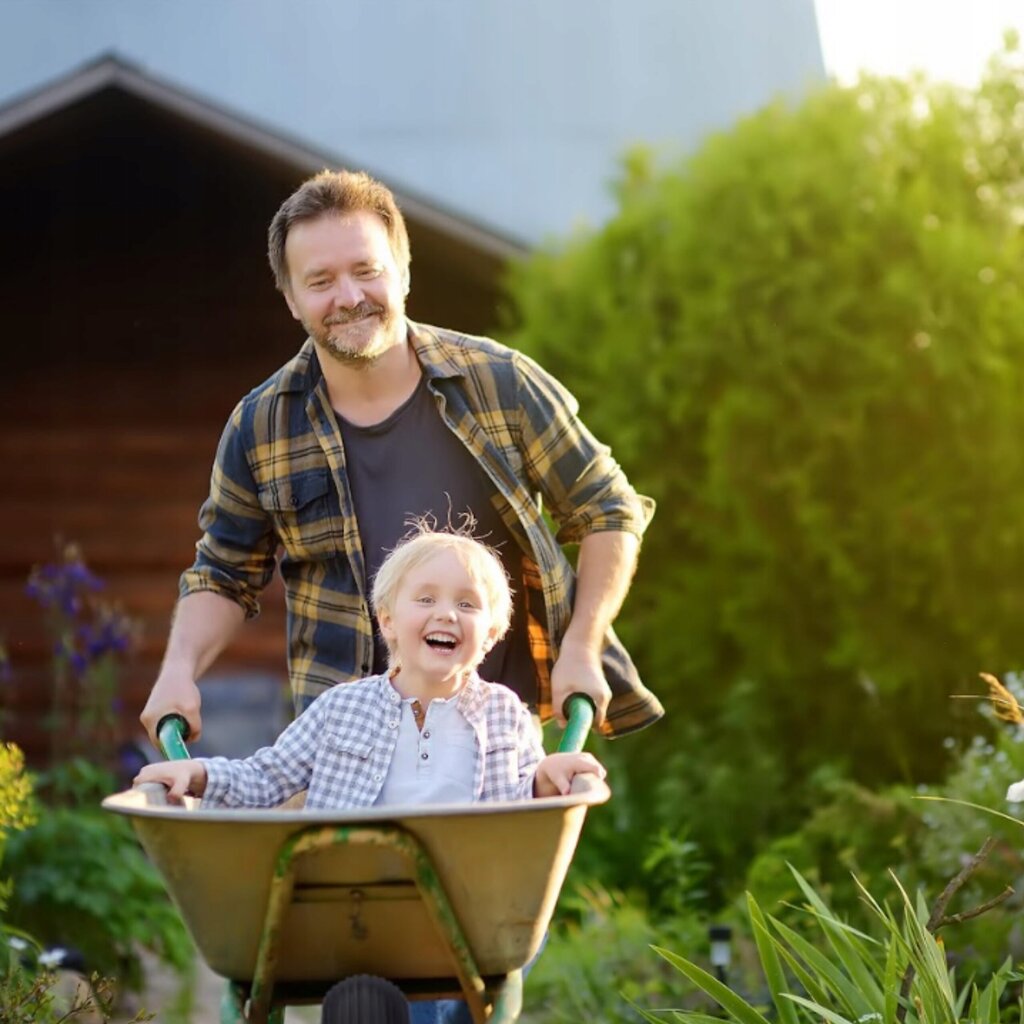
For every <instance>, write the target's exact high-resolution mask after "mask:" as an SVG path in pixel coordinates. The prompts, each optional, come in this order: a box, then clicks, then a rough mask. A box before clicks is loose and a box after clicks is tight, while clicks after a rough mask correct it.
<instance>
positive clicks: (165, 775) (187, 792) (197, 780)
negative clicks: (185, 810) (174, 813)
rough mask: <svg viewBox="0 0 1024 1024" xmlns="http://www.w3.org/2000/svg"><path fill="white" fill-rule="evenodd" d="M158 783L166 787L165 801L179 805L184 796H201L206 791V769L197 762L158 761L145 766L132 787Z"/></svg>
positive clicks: (133, 780)
mask: <svg viewBox="0 0 1024 1024" xmlns="http://www.w3.org/2000/svg"><path fill="white" fill-rule="evenodd" d="M144 782H160V783H163V785H165V786H166V787H167V800H168V802H170V803H172V804H180V803H181V799H182V797H184V796H202V795H203V793H204V792H205V791H206V769H205V768H204V767H203V766H202V764H201V763H200V762H199V761H158V762H157V763H156V764H147V765H146V766H145V767H144V768H143V769H142V771H140V772H139V774H138V775H136V776H135V778H134V779H132V785H133V786H141V785H142V784H143V783H144Z"/></svg>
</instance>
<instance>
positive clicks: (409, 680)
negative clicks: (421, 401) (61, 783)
mask: <svg viewBox="0 0 1024 1024" xmlns="http://www.w3.org/2000/svg"><path fill="white" fill-rule="evenodd" d="M373 607H374V611H375V612H376V615H377V621H378V624H379V626H380V630H381V634H382V636H383V638H384V640H385V642H386V643H387V645H388V651H389V654H390V659H389V660H390V665H389V669H388V672H387V673H386V674H384V675H379V676H371V677H369V678H367V679H362V680H360V681H359V682H355V683H348V684H344V685H341V686H335V687H333V688H331V689H330V690H328V691H326V692H325V693H323V694H322V695H321V696H320V697H318V698H317V700H315V701H314V702H313V703H312V704H311V705H310V706H309V707H308V708H307V709H306V711H304V712H303V713H302V714H301V715H300V716H299V717H298V718H297V719H295V721H294V722H292V724H291V725H290V726H288V728H287V729H285V731H284V732H283V733H282V734H281V735H280V737H278V739H277V742H276V743H275V744H274V745H273V746H272V747H264V748H263V749H262V750H258V751H257V752H256V753H255V754H253V755H252V756H251V757H248V758H245V759H243V760H228V759H227V758H223V757H211V758H195V759H193V760H187V761H164V762H160V763H158V764H151V765H147V766H146V767H145V768H143V769H142V771H140V772H139V774H138V775H137V776H136V778H135V783H136V784H137V785H138V784H141V783H144V782H162V783H163V784H164V785H166V786H167V787H168V797H169V798H170V799H171V800H172V801H180V800H181V798H182V797H183V796H184V795H186V794H189V795H192V796H201V797H202V798H203V802H204V804H206V805H207V806H210V805H213V806H220V807H272V806H275V805H277V804H279V803H282V802H283V801H284V800H286V799H288V798H289V797H290V796H292V795H294V794H295V793H297V792H299V791H300V790H302V789H308V794H307V797H306V807H307V809H316V808H329V809H339V808H346V807H371V806H374V805H381V804H407V805H408V804H421V803H459V802H464V803H470V802H475V801H493V800H516V799H528V798H530V797H533V796H539V797H543V796H555V795H557V794H564V793H568V792H569V787H570V784H571V782H572V779H573V776H575V775H577V774H580V773H592V774H596V775H598V776H599V777H602V778H603V777H604V774H605V772H604V768H603V767H602V766H601V765H600V764H599V763H598V761H597V760H596V759H595V758H594V757H592V756H591V755H590V754H586V753H583V754H549V755H548V756H546V757H545V756H544V751H543V748H542V746H541V743H540V737H539V735H538V731H537V729H536V727H535V726H534V723H533V720H532V718H531V716H530V713H529V711H528V710H527V709H526V707H525V706H524V705H523V703H522V702H521V701H520V699H519V698H518V697H517V696H516V695H515V694H514V693H513V692H512V691H511V690H509V689H508V688H507V687H504V686H501V685H500V684H497V683H489V682H485V681H484V680H482V679H480V677H479V676H478V675H477V674H476V667H477V666H478V665H479V664H480V662H481V661H482V660H483V657H484V655H485V654H486V653H487V651H488V650H489V649H490V648H491V646H492V645H493V644H494V643H496V642H497V641H498V640H500V639H501V637H502V636H503V635H504V633H505V631H506V630H507V629H508V624H509V618H510V616H511V596H510V593H509V586H508V579H507V577H506V575H505V571H504V569H503V568H502V565H501V562H500V561H499V559H498V558H497V556H496V555H495V554H494V552H492V551H491V550H490V549H489V548H487V547H486V546H485V545H483V544H481V543H480V542H479V541H476V540H474V539H473V538H471V537H469V536H467V535H465V534H461V533H434V532H430V531H427V530H421V531H420V532H419V533H417V534H415V535H414V536H413V537H411V538H410V539H408V540H406V541H403V542H402V543H401V544H400V545H399V546H398V547H397V548H395V550H394V551H393V552H391V554H390V555H389V556H388V557H387V559H386V560H385V561H384V564H383V565H382V566H381V568H380V570H379V572H378V573H377V577H376V579H375V581H374V586H373Z"/></svg>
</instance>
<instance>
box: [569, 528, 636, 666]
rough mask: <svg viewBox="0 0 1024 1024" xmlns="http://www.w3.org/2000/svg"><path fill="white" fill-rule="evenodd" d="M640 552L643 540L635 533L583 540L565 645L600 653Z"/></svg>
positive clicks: (605, 533)
mask: <svg viewBox="0 0 1024 1024" xmlns="http://www.w3.org/2000/svg"><path fill="white" fill-rule="evenodd" d="M639 549H640V541H639V540H638V538H637V537H636V536H635V535H634V534H632V533H624V532H622V531H617V530H604V531H600V532H598V533H591V534H588V535H587V536H586V537H584V538H583V540H582V542H581V543H580V550H579V557H578V559H577V563H576V597H575V600H574V601H573V606H572V619H571V620H570V622H569V628H568V629H567V630H566V632H565V636H564V637H563V638H562V644H563V646H564V645H566V644H570V645H580V646H585V647H588V648H589V649H591V650H594V651H597V650H600V648H601V646H602V645H603V643H604V637H605V634H606V633H607V632H608V629H609V627H610V626H611V624H612V623H613V622H614V621H615V616H616V615H618V614H619V609H620V608H621V607H622V602H623V601H624V600H625V599H626V594H627V593H628V592H629V585H630V583H631V582H632V580H633V573H634V571H635V570H636V560H637V553H638V552H639Z"/></svg>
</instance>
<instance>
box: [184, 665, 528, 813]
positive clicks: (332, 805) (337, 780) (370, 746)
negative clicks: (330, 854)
mask: <svg viewBox="0 0 1024 1024" xmlns="http://www.w3.org/2000/svg"><path fill="white" fill-rule="evenodd" d="M401 700H402V698H401V697H400V696H399V694H398V692H397V691H396V690H395V688H394V687H393V686H392V685H391V682H390V680H389V679H388V677H387V675H378V676H370V677H369V678H367V679H361V680H359V681H358V682H355V683H350V684H349V685H347V686H336V687H334V688H333V689H331V690H328V691H327V692H326V693H324V694H322V695H321V696H320V697H319V698H317V699H316V700H315V701H313V703H312V704H311V705H310V706H309V707H308V708H307V709H306V710H305V711H304V712H303V713H302V714H301V715H299V717H298V718H296V719H295V721H294V722H292V724H291V725H289V726H288V728H287V729H285V731H284V732H283V733H281V735H280V736H279V737H278V740H277V742H276V743H275V744H274V745H273V746H272V747H264V748H263V749H262V750H258V751H256V753H255V754H253V755H252V757H248V758H245V759H244V760H238V761H235V760H229V759H228V758H226V757H211V758H200V761H201V762H202V764H203V765H204V766H205V768H206V777H207V781H206V792H205V793H204V794H203V805H204V806H207V807H210V806H216V807H274V806H276V805H277V804H279V803H282V802H283V801H285V800H287V799H288V797H290V796H293V795H294V794H295V793H298V792H299V791H300V790H302V789H308V790H309V792H308V794H307V797H306V807H307V808H309V809H311V810H315V809H316V808H327V809H338V808H344V807H372V806H373V804H374V801H375V800H376V799H377V796H378V794H379V793H380V791H381V787H382V786H383V785H384V779H385V777H386V776H387V773H388V769H389V768H390V766H391V759H392V757H393V756H394V753H395V746H396V742H397V739H398V725H399V720H400V717H401ZM457 700H458V709H459V711H460V713H461V714H462V715H463V717H464V718H465V719H466V721H467V722H469V724H470V726H471V727H472V729H473V731H474V732H475V733H476V737H477V753H476V769H475V775H474V780H473V793H474V802H484V801H496V800H529V799H530V798H531V797H532V796H533V777H534V774H535V772H536V769H537V763H538V762H539V761H540V759H541V758H542V757H543V756H544V750H543V748H542V747H541V744H540V738H539V736H538V730H537V728H536V726H535V725H534V724H533V719H532V718H531V716H530V712H529V711H528V710H527V708H526V706H525V705H524V704H523V702H522V701H521V700H520V699H519V697H518V696H516V694H515V693H513V692H512V691H511V690H510V689H508V687H506V686H501V685H500V684H498V683H488V682H484V681H483V680H482V679H480V678H479V676H473V677H472V678H471V679H470V680H469V682H468V683H467V684H466V685H465V686H464V687H463V688H462V690H461V691H460V692H459V695H458V698H457Z"/></svg>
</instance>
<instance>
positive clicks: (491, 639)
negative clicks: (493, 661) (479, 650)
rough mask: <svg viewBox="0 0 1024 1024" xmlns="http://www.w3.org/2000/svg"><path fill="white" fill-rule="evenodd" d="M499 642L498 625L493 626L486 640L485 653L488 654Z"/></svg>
mask: <svg viewBox="0 0 1024 1024" xmlns="http://www.w3.org/2000/svg"><path fill="white" fill-rule="evenodd" d="M497 642H498V627H497V626H492V627H491V628H490V629H489V630H488V631H487V639H486V640H485V641H484V653H485V654H487V653H488V652H489V651H490V649H491V648H492V647H493V646H494V645H495V644H496V643H497Z"/></svg>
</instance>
